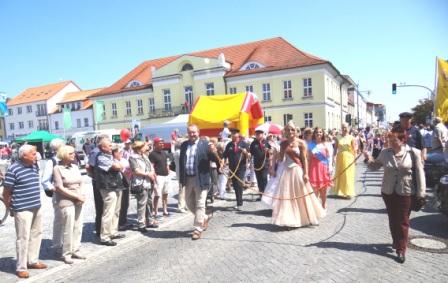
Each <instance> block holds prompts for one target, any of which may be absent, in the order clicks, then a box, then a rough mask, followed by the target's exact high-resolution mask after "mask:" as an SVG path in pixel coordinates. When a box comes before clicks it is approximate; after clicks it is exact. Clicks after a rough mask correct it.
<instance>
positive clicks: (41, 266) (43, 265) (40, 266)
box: [28, 262, 47, 269]
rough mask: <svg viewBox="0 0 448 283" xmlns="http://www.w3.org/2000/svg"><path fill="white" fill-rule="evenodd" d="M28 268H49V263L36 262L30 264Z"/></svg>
mask: <svg viewBox="0 0 448 283" xmlns="http://www.w3.org/2000/svg"><path fill="white" fill-rule="evenodd" d="M28 268H29V269H45V268H47V265H46V264H45V263H42V262H36V263H33V264H28Z"/></svg>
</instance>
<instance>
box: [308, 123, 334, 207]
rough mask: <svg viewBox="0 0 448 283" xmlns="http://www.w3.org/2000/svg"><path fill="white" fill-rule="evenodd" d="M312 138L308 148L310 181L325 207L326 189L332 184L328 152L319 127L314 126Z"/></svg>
mask: <svg viewBox="0 0 448 283" xmlns="http://www.w3.org/2000/svg"><path fill="white" fill-rule="evenodd" d="M312 139H313V143H312V147H309V148H308V160H309V177H310V183H311V186H312V187H313V190H314V193H315V194H316V196H317V197H319V198H320V199H321V201H322V207H323V208H324V209H325V208H326V207H327V189H328V187H330V186H331V185H332V182H331V177H330V169H329V166H330V164H329V162H328V160H329V159H328V157H329V156H330V152H329V150H328V147H327V146H326V145H325V137H324V132H323V130H322V129H321V128H319V127H316V128H314V131H313V138H312Z"/></svg>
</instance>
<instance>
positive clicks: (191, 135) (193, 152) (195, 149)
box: [179, 125, 219, 240]
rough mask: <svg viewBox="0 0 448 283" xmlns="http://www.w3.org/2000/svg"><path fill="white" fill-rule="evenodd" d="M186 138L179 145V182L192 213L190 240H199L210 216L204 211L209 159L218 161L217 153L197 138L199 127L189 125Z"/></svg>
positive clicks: (209, 179)
mask: <svg viewBox="0 0 448 283" xmlns="http://www.w3.org/2000/svg"><path fill="white" fill-rule="evenodd" d="M187 133H188V140H187V141H185V142H183V143H182V145H181V147H180V156H179V164H180V166H179V167H180V168H179V183H180V186H185V201H186V203H187V207H188V210H190V211H191V212H192V213H194V215H195V217H194V224H193V226H194V231H193V234H192V236H191V239H192V240H199V239H200V238H201V235H202V232H203V231H205V230H206V229H207V227H208V221H209V220H210V216H208V215H206V213H205V202H206V199H207V190H208V188H209V187H210V184H211V175H210V161H214V162H216V163H219V160H218V157H217V154H216V153H215V152H213V151H212V150H211V149H210V148H209V145H208V141H206V140H202V139H199V129H198V127H197V126H196V125H190V126H188V129H187Z"/></svg>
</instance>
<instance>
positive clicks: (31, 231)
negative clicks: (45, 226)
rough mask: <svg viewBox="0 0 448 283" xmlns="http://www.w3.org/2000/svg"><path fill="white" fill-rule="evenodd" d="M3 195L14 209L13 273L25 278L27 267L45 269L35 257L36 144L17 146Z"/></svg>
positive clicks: (38, 204)
mask: <svg viewBox="0 0 448 283" xmlns="http://www.w3.org/2000/svg"><path fill="white" fill-rule="evenodd" d="M3 198H4V200H5V204H6V206H7V207H9V208H10V209H11V210H12V211H13V213H14V221H15V226H16V236H17V242H16V251H17V266H16V274H17V276H18V277H19V278H28V277H29V273H28V268H30V269H45V268H47V266H46V265H45V264H43V263H41V262H39V261H38V257H39V251H40V244H41V240H42V222H41V217H42V214H41V209H40V207H41V202H40V184H39V171H38V168H37V165H36V148H35V147H34V146H32V145H29V144H25V145H23V146H21V147H20V148H19V160H18V161H17V162H15V163H14V164H12V165H11V167H9V168H8V171H7V172H6V177H5V183H4V190H3Z"/></svg>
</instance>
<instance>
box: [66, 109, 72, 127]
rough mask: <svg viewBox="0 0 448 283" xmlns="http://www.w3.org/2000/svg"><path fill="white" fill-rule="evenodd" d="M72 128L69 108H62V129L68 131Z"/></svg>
mask: <svg viewBox="0 0 448 283" xmlns="http://www.w3.org/2000/svg"><path fill="white" fill-rule="evenodd" d="M71 127H72V111H71V110H70V107H65V108H64V129H65V130H68V129H70V128H71Z"/></svg>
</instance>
